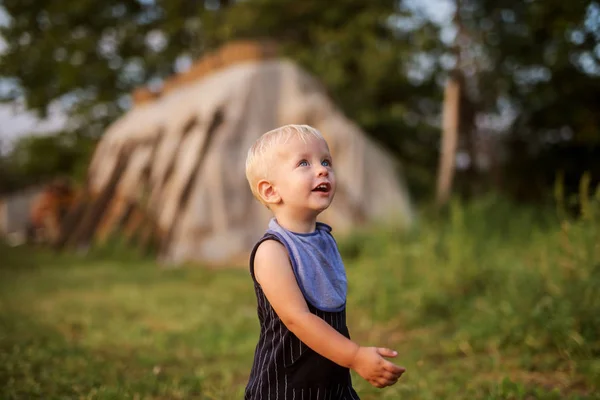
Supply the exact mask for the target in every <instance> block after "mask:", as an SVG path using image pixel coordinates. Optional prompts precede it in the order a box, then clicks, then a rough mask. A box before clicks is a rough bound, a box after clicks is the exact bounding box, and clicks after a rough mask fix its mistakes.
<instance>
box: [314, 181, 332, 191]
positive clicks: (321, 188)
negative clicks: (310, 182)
mask: <svg viewBox="0 0 600 400" xmlns="http://www.w3.org/2000/svg"><path fill="white" fill-rule="evenodd" d="M330 190H331V185H330V184H329V183H321V184H319V185H317V187H316V188H314V189H313V190H312V191H313V192H322V193H329V191H330Z"/></svg>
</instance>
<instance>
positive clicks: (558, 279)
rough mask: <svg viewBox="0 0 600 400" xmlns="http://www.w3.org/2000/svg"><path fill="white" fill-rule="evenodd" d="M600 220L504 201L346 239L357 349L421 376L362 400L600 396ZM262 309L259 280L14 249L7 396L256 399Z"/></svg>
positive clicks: (361, 385) (360, 384) (0, 258)
mask: <svg viewBox="0 0 600 400" xmlns="http://www.w3.org/2000/svg"><path fill="white" fill-rule="evenodd" d="M597 217H598V215H596V214H593V213H592V215H587V216H586V218H585V219H582V220H577V221H574V220H571V221H566V220H565V221H562V222H559V221H558V219H557V218H556V217H555V216H554V215H553V214H552V213H548V212H546V211H544V212H542V211H536V210H529V209H519V208H515V207H513V206H511V205H508V204H506V203H504V202H501V201H497V200H494V199H491V200H487V201H484V202H479V203H476V204H473V205H471V206H469V207H466V208H465V207H463V206H460V205H455V206H453V207H452V208H451V210H450V212H449V215H448V216H447V217H446V218H424V219H423V220H422V221H421V222H420V224H419V227H418V228H417V229H415V230H414V231H411V232H404V233H401V232H394V231H390V230H386V229H384V228H381V227H380V228H379V229H376V230H372V231H365V232H362V233H357V234H355V235H353V236H352V237H347V238H343V239H342V238H340V245H341V251H342V253H343V255H344V257H345V260H346V265H347V270H348V277H349V282H350V286H349V299H348V313H349V325H350V331H351V334H352V336H353V338H354V339H356V340H357V341H359V342H360V343H362V344H365V345H377V346H388V347H392V348H394V349H396V350H398V352H399V357H398V363H399V364H401V365H404V366H406V367H407V369H408V372H407V373H406V375H405V376H404V377H403V378H402V380H401V382H400V383H399V384H397V385H395V386H393V387H391V388H387V389H384V390H379V389H374V388H371V387H369V385H368V384H366V383H365V382H364V381H363V380H362V379H361V378H360V377H358V376H357V375H353V379H354V382H355V385H356V387H357V390H358V392H359V393H360V394H361V397H362V398H363V399H367V400H368V399H568V398H571V399H593V398H595V399H598V398H600V396H599V395H598V394H597V391H598V390H599V389H600V387H599V385H598V382H600V362H599V361H598V360H599V359H600V296H599V295H598V288H599V287H600V227H599V223H598V222H600V221H599V220H598V218H597ZM0 246H1V245H0ZM255 308H256V300H255V298H254V292H253V288H252V283H251V280H250V277H249V275H248V272H247V270H246V269H228V270H209V269H203V268H198V267H186V268H180V269H165V268H161V267H159V266H157V265H156V264H155V263H153V262H151V261H148V260H146V259H143V258H141V257H136V256H132V255H131V254H130V253H127V254H125V253H124V254H120V253H119V257H106V256H101V257H100V256H98V255H92V256H88V257H87V258H83V257H79V256H75V255H60V256H58V255H54V254H51V253H48V252H47V251H46V252H42V251H32V250H31V249H26V248H16V249H9V248H6V247H0V398H1V399H28V398H43V399H54V398H56V399H58V398H61V399H62V398H84V399H85V398H89V399H136V398H137V399H178V398H181V399H184V398H185V399H189V398H196V399H240V398H242V397H243V388H244V385H245V383H246V380H247V377H248V373H249V369H250V366H251V362H252V356H253V352H254V346H255V344H256V340H257V336H258V322H257V320H256V310H255Z"/></svg>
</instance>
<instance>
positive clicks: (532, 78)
mask: <svg viewBox="0 0 600 400" xmlns="http://www.w3.org/2000/svg"><path fill="white" fill-rule="evenodd" d="M458 12H459V13H460V15H461V19H462V21H463V23H464V25H465V30H466V32H467V37H466V40H464V41H463V42H462V48H463V50H464V51H465V52H466V54H468V55H469V57H470V59H471V62H470V63H468V65H466V66H465V67H464V69H463V72H464V73H465V74H466V75H467V79H468V81H469V82H470V89H471V90H470V91H467V97H468V100H469V101H470V102H471V103H472V104H474V105H475V110H474V115H472V117H476V116H479V117H482V116H486V115H487V116H489V115H493V114H509V115H510V114H512V117H504V118H502V124H503V125H504V127H503V128H500V129H501V130H502V131H504V132H505V133H506V134H505V136H504V137H505V142H506V146H505V149H506V156H505V159H506V160H505V171H504V172H505V179H504V181H505V184H504V186H505V189H507V190H509V191H511V192H512V193H513V194H519V196H521V195H522V196H523V197H531V196H533V197H535V198H538V199H539V198H540V197H541V196H543V194H544V193H548V192H549V188H550V187H551V184H552V180H553V179H554V177H555V175H556V173H557V172H558V170H560V169H563V168H566V165H567V164H568V165H570V166H572V163H571V162H570V161H569V159H571V158H573V157H577V158H578V159H579V160H580V161H581V163H580V164H579V166H578V167H577V168H570V169H571V171H572V172H573V174H572V179H574V180H578V179H579V177H580V176H581V175H582V174H583V172H584V171H586V170H590V169H595V170H598V169H600V165H599V162H598V161H595V162H594V161H593V159H594V158H595V159H596V160H598V159H600V157H595V156H593V154H596V155H598V152H599V150H598V149H599V148H600V146H599V144H600V133H599V131H598V128H597V127H598V126H600V114H599V113H598V112H596V111H595V110H598V109H599V108H600V97H599V96H598V93H600V51H599V50H598V49H599V48H600V47H599V46H600V23H598V21H600V4H599V3H598V2H597V1H590V0H575V1H571V2H563V1H558V0H551V1H545V2H523V1H517V0H507V1H503V2H501V3H498V2H497V1H491V0H463V2H462V6H461V7H460V9H459V10H458ZM507 110H508V112H506V111H507ZM475 134H479V136H480V137H481V135H482V134H484V133H483V131H482V130H481V129H480V130H479V132H475ZM499 149H501V147H496V148H495V149H494V151H498V150H499ZM559 149H560V151H558V150H559ZM569 149H571V150H569ZM582 154H587V155H586V156H584V157H581V155H582ZM550 155H552V156H550ZM586 158H587V159H588V160H590V161H589V162H587V163H584V160H585V159H586ZM598 178H600V177H598V176H596V182H597V181H598Z"/></svg>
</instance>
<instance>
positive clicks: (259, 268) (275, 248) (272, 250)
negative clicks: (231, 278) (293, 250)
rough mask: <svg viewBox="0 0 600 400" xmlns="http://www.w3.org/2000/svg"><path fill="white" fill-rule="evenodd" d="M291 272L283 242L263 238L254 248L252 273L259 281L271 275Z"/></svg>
mask: <svg viewBox="0 0 600 400" xmlns="http://www.w3.org/2000/svg"><path fill="white" fill-rule="evenodd" d="M285 270H287V271H289V272H291V264H290V261H289V258H288V253H287V250H286V248H285V246H284V245H283V244H281V243H280V242H278V241H276V240H265V241H264V242H262V243H261V244H260V245H259V246H258V248H257V249H256V254H255V255H254V274H255V275H256V279H257V280H258V282H259V283H261V284H262V283H263V282H264V281H265V280H267V279H269V277H273V275H280V274H281V273H282V272H283V273H284V274H285V273H286V271H285Z"/></svg>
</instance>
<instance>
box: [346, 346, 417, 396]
mask: <svg viewBox="0 0 600 400" xmlns="http://www.w3.org/2000/svg"><path fill="white" fill-rule="evenodd" d="M397 354H398V353H396V352H395V351H393V350H390V349H386V348H383V347H360V348H359V349H358V351H357V352H356V355H355V356H354V360H353V362H352V365H351V366H350V368H352V369H353V370H355V371H356V372H357V373H358V374H359V375H360V376H362V377H363V378H365V380H367V382H369V383H370V384H371V385H373V386H375V387H378V388H384V387H386V386H391V385H393V384H394V383H396V382H397V381H398V378H400V376H401V375H402V374H403V373H404V371H406V369H405V368H403V367H399V366H397V365H396V364H393V363H391V362H389V361H387V360H386V359H384V358H383V357H396V355H397Z"/></svg>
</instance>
